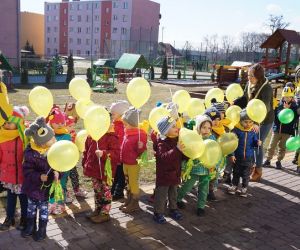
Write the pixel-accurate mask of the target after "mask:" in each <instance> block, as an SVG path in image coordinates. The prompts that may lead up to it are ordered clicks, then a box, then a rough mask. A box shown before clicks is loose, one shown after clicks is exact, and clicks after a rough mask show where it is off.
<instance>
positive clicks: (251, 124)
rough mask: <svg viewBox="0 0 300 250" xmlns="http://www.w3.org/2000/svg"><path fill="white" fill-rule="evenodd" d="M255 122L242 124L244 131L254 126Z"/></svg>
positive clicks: (243, 122) (245, 121)
mask: <svg viewBox="0 0 300 250" xmlns="http://www.w3.org/2000/svg"><path fill="white" fill-rule="evenodd" d="M253 124H254V122H253V121H252V120H244V121H242V122H241V125H242V126H243V128H244V129H249V128H251V127H252V126H253Z"/></svg>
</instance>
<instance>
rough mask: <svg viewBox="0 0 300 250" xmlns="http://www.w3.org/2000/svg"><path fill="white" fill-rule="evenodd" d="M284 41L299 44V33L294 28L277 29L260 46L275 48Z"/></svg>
mask: <svg viewBox="0 0 300 250" xmlns="http://www.w3.org/2000/svg"><path fill="white" fill-rule="evenodd" d="M285 41H287V42H288V43H290V44H299V45H300V35H299V33H297V32H296V31H294V30H285V29H277V30H276V31H275V32H274V33H273V34H272V35H271V36H269V37H268V39H267V40H266V41H264V42H263V43H262V45H261V46H260V47H261V48H270V49H277V48H278V47H280V46H281V44H283V43H284V42H285Z"/></svg>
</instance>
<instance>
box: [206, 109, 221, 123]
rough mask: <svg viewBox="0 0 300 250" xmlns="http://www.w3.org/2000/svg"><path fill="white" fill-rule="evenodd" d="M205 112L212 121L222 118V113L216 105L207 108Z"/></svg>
mask: <svg viewBox="0 0 300 250" xmlns="http://www.w3.org/2000/svg"><path fill="white" fill-rule="evenodd" d="M204 114H205V115H207V116H208V117H209V118H210V119H211V120H212V121H214V120H216V119H221V113H220V112H219V111H218V110H217V109H216V108H215V107H211V108H209V109H207V110H205V112H204Z"/></svg>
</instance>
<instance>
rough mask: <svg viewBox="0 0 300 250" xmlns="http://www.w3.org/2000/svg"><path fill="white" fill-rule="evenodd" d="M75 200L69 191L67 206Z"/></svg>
mask: <svg viewBox="0 0 300 250" xmlns="http://www.w3.org/2000/svg"><path fill="white" fill-rule="evenodd" d="M73 200H74V198H73V197H72V195H71V193H70V192H69V191H67V194H66V199H65V202H66V203H67V204H69V203H72V202H73Z"/></svg>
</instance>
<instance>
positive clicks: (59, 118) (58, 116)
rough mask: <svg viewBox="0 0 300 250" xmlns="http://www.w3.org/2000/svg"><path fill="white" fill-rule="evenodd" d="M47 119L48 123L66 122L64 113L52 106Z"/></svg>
mask: <svg viewBox="0 0 300 250" xmlns="http://www.w3.org/2000/svg"><path fill="white" fill-rule="evenodd" d="M48 120H49V123H50V124H53V123H55V124H66V115H65V114H64V113H63V112H62V111H61V110H60V109H57V108H54V109H53V110H52V111H51V114H50V115H49V117H48Z"/></svg>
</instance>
